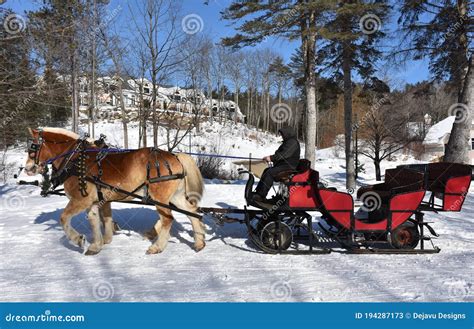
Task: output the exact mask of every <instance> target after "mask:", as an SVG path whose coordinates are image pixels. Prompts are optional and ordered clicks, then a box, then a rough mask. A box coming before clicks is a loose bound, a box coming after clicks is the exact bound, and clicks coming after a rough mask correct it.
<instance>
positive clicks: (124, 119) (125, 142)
mask: <svg viewBox="0 0 474 329" xmlns="http://www.w3.org/2000/svg"><path fill="white" fill-rule="evenodd" d="M119 93H120V94H119V96H120V109H121V110H122V127H123V147H124V148H126V149H127V148H128V126H127V113H126V112H125V101H124V97H123V89H122V84H121V83H119Z"/></svg>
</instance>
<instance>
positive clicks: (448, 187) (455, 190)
mask: <svg viewBox="0 0 474 329" xmlns="http://www.w3.org/2000/svg"><path fill="white" fill-rule="evenodd" d="M400 167H401V166H400ZM404 167H405V168H406V167H409V168H411V169H415V170H418V171H420V172H424V173H425V177H426V179H425V189H426V191H428V192H431V196H430V199H429V202H427V203H424V204H423V206H424V208H423V210H436V211H454V212H458V211H461V208H462V205H463V204H464V200H465V198H466V194H467V193H468V191H469V187H470V185H471V179H472V178H471V177H472V168H471V166H469V165H464V164H459V163H450V162H438V163H428V164H421V165H411V166H404ZM435 198H436V199H440V200H441V203H439V202H436V200H435Z"/></svg>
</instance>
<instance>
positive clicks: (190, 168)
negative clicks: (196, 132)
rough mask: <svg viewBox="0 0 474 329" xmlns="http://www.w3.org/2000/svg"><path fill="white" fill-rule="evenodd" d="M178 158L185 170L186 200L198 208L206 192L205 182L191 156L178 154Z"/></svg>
mask: <svg viewBox="0 0 474 329" xmlns="http://www.w3.org/2000/svg"><path fill="white" fill-rule="evenodd" d="M176 156H177V157H178V160H179V161H180V162H181V164H182V165H183V169H184V175H185V176H184V184H185V188H186V189H185V194H186V200H188V202H189V203H191V204H192V205H193V206H195V207H197V206H198V205H199V202H200V201H201V199H202V196H203V192H204V181H203V179H202V175H201V171H200V170H199V168H198V166H197V165H196V162H195V161H194V159H193V158H192V157H191V156H190V155H188V154H186V153H178V154H176Z"/></svg>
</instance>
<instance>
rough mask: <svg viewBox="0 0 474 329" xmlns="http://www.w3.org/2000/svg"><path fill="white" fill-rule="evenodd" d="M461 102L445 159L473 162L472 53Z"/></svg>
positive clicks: (473, 92) (473, 97) (473, 80)
mask: <svg viewBox="0 0 474 329" xmlns="http://www.w3.org/2000/svg"><path fill="white" fill-rule="evenodd" d="M459 103H461V104H462V105H461V106H459V107H458V108H457V113H456V120H455V121H454V124H453V129H452V130H451V135H450V136H449V141H448V144H447V145H446V150H445V155H444V161H447V162H456V163H465V164H471V159H470V156H469V153H470V152H469V151H470V150H471V145H470V139H471V136H470V132H471V127H472V119H473V113H472V111H473V109H474V68H473V58H472V55H471V58H470V59H469V67H468V70H467V74H466V78H465V79H464V88H463V91H462V94H461V97H460V99H459ZM453 114H454V113H453Z"/></svg>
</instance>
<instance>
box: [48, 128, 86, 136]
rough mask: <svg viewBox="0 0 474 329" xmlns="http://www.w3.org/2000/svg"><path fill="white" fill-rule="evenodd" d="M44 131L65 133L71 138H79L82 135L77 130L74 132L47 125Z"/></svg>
mask: <svg viewBox="0 0 474 329" xmlns="http://www.w3.org/2000/svg"><path fill="white" fill-rule="evenodd" d="M43 131H44V132H49V133H53V134H60V135H64V136H66V137H70V138H74V139H78V138H79V137H80V136H79V135H78V134H76V133H75V132H72V131H70V130H67V129H64V128H56V127H45V128H43Z"/></svg>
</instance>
